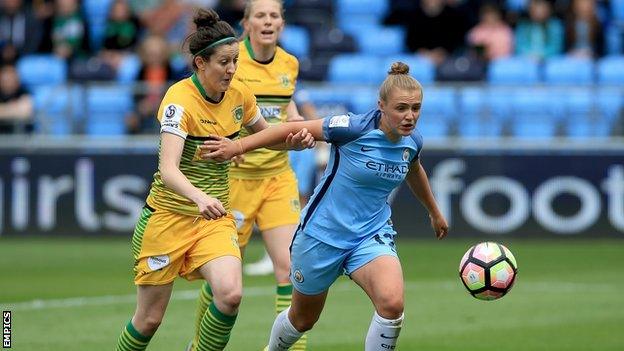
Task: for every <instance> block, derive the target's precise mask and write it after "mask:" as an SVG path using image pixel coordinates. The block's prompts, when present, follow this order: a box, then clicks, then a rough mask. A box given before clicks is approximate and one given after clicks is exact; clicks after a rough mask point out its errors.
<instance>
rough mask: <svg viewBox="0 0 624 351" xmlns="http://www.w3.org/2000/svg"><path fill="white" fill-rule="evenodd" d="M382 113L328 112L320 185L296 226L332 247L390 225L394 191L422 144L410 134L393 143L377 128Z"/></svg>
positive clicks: (345, 245) (348, 243) (351, 244)
mask: <svg viewBox="0 0 624 351" xmlns="http://www.w3.org/2000/svg"><path fill="white" fill-rule="evenodd" d="M380 118H381V112H380V111H379V110H372V111H370V112H368V113H366V114H362V115H355V114H351V113H349V114H348V115H341V116H334V117H328V118H326V119H325V120H324V121H323V135H324V137H325V140H326V141H327V142H329V143H331V144H332V147H331V151H330V152H331V154H330V159H329V162H328V164H327V168H326V169H325V173H324V174H323V177H322V179H321V181H320V182H319V185H318V186H317V187H316V188H315V189H314V194H313V195H312V197H311V198H310V201H309V202H308V205H307V206H306V207H305V208H304V209H303V211H302V213H301V223H300V227H299V231H300V232H302V233H304V234H306V235H309V236H311V237H314V238H315V239H317V240H319V241H321V242H323V243H326V244H328V245H330V246H333V247H336V248H340V249H351V248H354V247H356V246H357V245H359V244H360V243H362V242H363V241H364V240H365V239H367V238H370V237H371V236H374V235H376V234H379V232H380V230H381V229H382V228H384V227H389V222H390V214H391V210H390V205H389V204H388V203H387V199H388V196H389V195H390V193H391V192H392V190H393V189H394V188H396V187H398V186H399V185H400V184H401V182H403V180H404V179H405V176H406V175H407V172H408V170H409V166H410V163H411V162H413V161H415V160H416V159H417V158H418V157H419V154H420V150H421V148H422V136H421V135H420V133H419V132H418V131H417V130H416V129H414V131H413V132H412V134H411V135H410V136H407V137H402V138H401V140H399V141H398V142H396V143H394V142H391V141H390V140H388V139H387V137H386V135H385V134H384V132H383V131H381V130H380V129H379V120H380Z"/></svg>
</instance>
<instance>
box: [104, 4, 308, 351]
mask: <svg viewBox="0 0 624 351" xmlns="http://www.w3.org/2000/svg"><path fill="white" fill-rule="evenodd" d="M194 22H195V24H196V25H197V31H196V32H195V33H194V34H192V35H191V36H190V37H189V39H188V44H189V51H190V53H191V54H192V55H193V68H194V71H195V72H194V74H193V75H192V76H191V77H190V78H187V79H183V80H181V81H179V82H178V83H176V84H174V85H173V86H171V87H170V88H169V90H168V91H167V93H166V94H165V97H164V98H163V100H162V103H161V105H160V109H159V112H158V119H159V121H160V124H161V139H160V150H159V167H158V171H157V172H156V173H155V174H154V181H153V183H152V186H151V188H150V193H149V195H148V197H147V201H146V205H145V207H144V209H143V211H142V213H141V217H140V218H139V221H138V223H137V225H136V228H135V232H134V236H133V239H132V251H133V255H134V258H135V265H134V272H135V277H134V281H135V284H136V285H137V307H136V311H135V313H134V316H133V317H132V320H131V321H130V322H129V323H128V324H127V325H126V327H125V328H124V330H123V331H122V333H121V335H120V337H119V339H118V342H117V347H116V350H118V351H129V350H132V351H140V350H145V349H146V348H147V345H148V343H149V341H150V339H151V337H152V335H154V333H155V332H156V330H157V328H158V326H159V325H160V322H161V321H162V318H163V315H164V313H165V309H166V307H167V304H168V302H169V298H170V296H171V292H172V290H173V280H174V279H175V278H176V277H177V276H182V277H184V278H186V279H188V280H194V279H205V280H206V281H207V282H209V283H210V286H212V288H213V292H214V300H213V301H212V302H211V303H210V305H209V306H208V308H207V309H206V311H205V313H204V314H203V315H202V318H201V322H200V331H201V332H200V333H199V335H200V336H199V337H198V338H197V340H196V341H197V343H196V350H202V351H205V350H223V349H224V348H225V346H226V344H227V342H228V340H229V337H230V331H231V329H232V327H233V326H234V322H235V320H236V315H237V312H238V306H239V304H240V301H241V295H242V268H241V259H240V250H239V247H238V237H237V232H236V223H235V220H234V217H233V216H232V214H231V211H230V204H229V190H230V189H229V186H228V184H229V177H228V176H229V168H230V163H229V162H222V163H218V162H213V161H210V160H203V159H201V158H200V157H199V148H198V146H199V145H200V144H202V143H203V142H204V140H206V139H207V136H208V135H210V134H216V135H220V136H224V137H228V138H238V134H239V131H240V130H241V128H242V127H247V128H248V129H250V130H251V131H253V132H256V131H259V130H262V129H265V128H267V127H268V124H267V123H266V121H265V120H264V119H263V118H262V115H261V114H260V110H259V109H258V107H257V105H256V98H255V97H254V95H253V94H252V92H251V91H250V90H249V88H247V87H246V86H245V85H244V84H243V83H241V82H239V81H236V80H234V79H233V78H234V73H235V71H236V66H237V61H238V56H239V44H238V40H237V38H235V33H234V30H233V29H232V27H230V25H229V24H227V23H226V22H224V21H220V20H219V16H218V15H217V13H216V12H214V11H212V10H209V11H205V10H200V11H199V12H198V13H197V15H196V16H195V18H194ZM300 134H301V133H300ZM301 135H302V134H301ZM299 136H300V135H297V136H295V137H296V138H299ZM300 139H305V138H300ZM303 143H304V141H302V144H303Z"/></svg>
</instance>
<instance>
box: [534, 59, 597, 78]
mask: <svg viewBox="0 0 624 351" xmlns="http://www.w3.org/2000/svg"><path fill="white" fill-rule="evenodd" d="M544 82H545V83H547V84H552V85H581V84H585V85H588V84H592V83H593V82H594V63H593V61H592V60H589V59H580V58H575V57H566V56H563V57H555V58H550V59H547V60H546V62H545V64H544Z"/></svg>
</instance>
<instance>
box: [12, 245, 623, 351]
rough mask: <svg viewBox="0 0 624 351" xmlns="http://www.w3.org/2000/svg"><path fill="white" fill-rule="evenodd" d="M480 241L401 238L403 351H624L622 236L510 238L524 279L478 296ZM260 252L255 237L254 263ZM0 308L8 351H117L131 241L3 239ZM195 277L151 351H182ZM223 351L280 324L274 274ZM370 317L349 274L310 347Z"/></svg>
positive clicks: (180, 291)
mask: <svg viewBox="0 0 624 351" xmlns="http://www.w3.org/2000/svg"><path fill="white" fill-rule="evenodd" d="M475 242H476V241H475V240H473V241H465V240H444V241H440V242H438V241H434V240H419V241H409V240H402V241H399V242H398V247H399V254H400V256H401V258H402V263H403V268H404V275H405V280H406V291H405V305H406V306H405V307H406V312H405V314H406V320H405V325H404V327H403V331H402V332H401V337H400V339H399V344H398V347H397V350H436V351H442V350H469V351H470V350H475V351H477V350H479V351H480V350H501V351H512V350H519V351H520V350H522V351H525V350H548V351H554V350H566V351H571V350H579V351H590V350H600V351H608V350H614V351H615V350H623V349H624V334H623V333H622V332H621V328H622V325H624V280H623V279H621V277H622V276H623V275H622V263H623V262H624V241H619V240H615V241H580V240H567V241H566V240H563V239H562V240H557V241H526V240H505V241H501V242H502V243H504V244H505V245H507V246H508V247H509V248H510V250H511V251H512V252H513V253H514V254H515V256H516V258H517V260H518V265H519V276H518V280H517V282H516V285H515V287H514V288H513V289H512V291H511V292H510V293H509V295H507V296H505V297H503V298H502V299H501V300H498V301H491V302H485V301H478V300H476V299H474V298H472V297H471V296H470V295H468V293H467V292H466V290H465V289H464V287H463V286H462V284H461V282H460V279H459V277H458V271H457V270H458V264H459V260H460V258H461V256H462V254H463V253H464V252H465V250H466V249H468V247H470V246H471V245H473V244H474V243H475ZM259 255H261V245H260V244H259V243H258V242H253V243H252V244H251V247H250V248H249V249H248V257H249V258H250V259H254V258H257V257H258V256H259ZM0 263H1V268H2V272H1V274H0V308H2V310H7V309H9V310H12V311H13V325H12V333H13V349H14V350H17V351H21V350H25V351H26V350H40V351H44V350H54V351H57V350H64V351H74V350H76V351H77V350H111V349H113V348H114V345H115V341H116V339H117V337H118V335H119V332H120V331H121V328H122V327H123V326H124V325H125V323H127V321H128V319H129V318H130V317H131V315H132V313H133V310H134V307H135V288H134V286H133V284H132V276H131V266H132V262H131V259H130V244H129V241H128V240H102V239H64V238H61V239H54V240H51V239H8V238H0ZM197 289H199V282H194V283H188V282H186V281H183V280H181V279H178V280H176V286H175V288H174V295H173V298H172V301H171V303H170V304H169V308H168V310H167V313H166V315H165V319H164V321H163V324H162V325H161V327H160V330H159V331H158V333H157V334H156V336H155V337H154V338H153V339H152V342H151V344H150V347H149V348H148V350H153V351H157V350H163V351H164V350H167V351H169V350H183V349H184V347H185V345H186V343H187V342H188V340H190V338H191V335H192V333H193V318H194V313H195V306H196V297H197ZM245 289H246V290H245V296H244V298H243V304H242V306H241V312H240V314H239V318H238V321H237V323H236V326H235V327H234V331H233V335H232V339H231V341H230V344H229V346H228V350H236V351H247V350H261V349H262V347H264V346H265V345H266V343H267V339H268V334H269V330H270V327H271V323H272V321H273V313H274V307H273V298H274V295H273V293H274V285H273V278H272V277H271V276H266V277H245ZM371 314H372V306H371V304H370V302H369V301H368V299H367V297H366V296H365V294H364V293H363V292H362V291H361V290H360V289H359V288H358V287H357V286H356V285H355V284H354V283H353V282H351V281H349V280H348V278H341V279H339V280H338V281H337V282H336V283H335V284H334V286H333V287H332V289H331V290H330V294H329V299H328V302H327V304H326V307H325V310H324V312H323V315H322V316H321V319H320V321H319V322H318V323H317V325H316V327H315V329H314V330H313V331H312V332H311V333H310V336H309V342H308V345H309V349H310V350H313V351H323V350H332V351H336V350H362V349H363V346H362V345H363V340H364V338H365V335H366V331H367V328H368V324H369V322H370V318H371Z"/></svg>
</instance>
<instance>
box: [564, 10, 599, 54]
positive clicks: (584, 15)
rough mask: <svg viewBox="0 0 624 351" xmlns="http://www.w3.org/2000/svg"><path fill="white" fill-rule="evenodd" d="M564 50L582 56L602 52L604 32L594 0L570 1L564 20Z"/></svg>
mask: <svg viewBox="0 0 624 351" xmlns="http://www.w3.org/2000/svg"><path fill="white" fill-rule="evenodd" d="M565 50H566V53H567V54H569V55H572V56H576V57H584V58H596V57H600V56H602V55H603V54H604V34H603V31H602V24H601V23H600V20H599V19H598V15H597V14H596V2H595V0H573V1H572V6H571V7H570V8H569V9H568V14H567V16H566V20H565Z"/></svg>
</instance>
